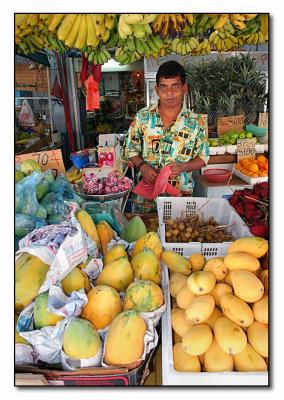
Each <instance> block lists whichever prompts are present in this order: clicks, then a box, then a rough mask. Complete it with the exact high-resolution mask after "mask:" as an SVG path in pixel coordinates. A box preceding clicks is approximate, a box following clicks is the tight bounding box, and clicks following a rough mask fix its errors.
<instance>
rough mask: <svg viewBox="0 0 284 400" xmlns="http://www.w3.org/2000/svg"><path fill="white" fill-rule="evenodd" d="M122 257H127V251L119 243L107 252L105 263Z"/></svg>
mask: <svg viewBox="0 0 284 400" xmlns="http://www.w3.org/2000/svg"><path fill="white" fill-rule="evenodd" d="M120 257H127V253H126V251H125V248H124V247H123V246H122V245H121V244H117V245H115V246H113V247H112V248H111V249H110V250H108V252H107V253H106V255H105V257H104V265H107V264H109V263H111V262H112V261H114V260H117V259H118V258H120Z"/></svg>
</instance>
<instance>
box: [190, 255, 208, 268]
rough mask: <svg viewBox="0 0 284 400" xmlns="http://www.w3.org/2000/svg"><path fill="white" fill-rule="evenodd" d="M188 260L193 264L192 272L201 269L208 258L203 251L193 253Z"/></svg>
mask: <svg viewBox="0 0 284 400" xmlns="http://www.w3.org/2000/svg"><path fill="white" fill-rule="evenodd" d="M188 261H189V262H190V264H191V268H192V272H195V271H201V270H202V269H203V268H204V265H205V263H206V258H205V257H204V255H203V254H201V253H193V254H191V256H190V257H189V259H188Z"/></svg>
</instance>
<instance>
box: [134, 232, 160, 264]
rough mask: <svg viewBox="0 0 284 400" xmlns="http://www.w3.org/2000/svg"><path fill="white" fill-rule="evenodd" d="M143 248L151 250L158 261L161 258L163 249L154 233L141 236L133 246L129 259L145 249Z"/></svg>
mask: <svg viewBox="0 0 284 400" xmlns="http://www.w3.org/2000/svg"><path fill="white" fill-rule="evenodd" d="M145 247H148V248H149V249H151V250H153V251H154V252H155V253H156V254H157V256H158V257H159V259H160V258H161V255H162V252H163V247H162V244H161V241H160V239H159V236H158V235H157V233H156V232H148V233H146V234H145V235H143V236H141V237H140V238H139V239H138V240H137V241H136V243H135V245H134V248H133V251H132V254H131V257H134V256H135V255H136V254H137V253H139V252H140V251H142V250H143V249H145Z"/></svg>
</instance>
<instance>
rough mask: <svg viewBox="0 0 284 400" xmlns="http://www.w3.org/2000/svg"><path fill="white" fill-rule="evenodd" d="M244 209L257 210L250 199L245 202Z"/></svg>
mask: <svg viewBox="0 0 284 400" xmlns="http://www.w3.org/2000/svg"><path fill="white" fill-rule="evenodd" d="M246 209H247V210H250V211H255V210H257V207H256V205H255V203H252V202H251V201H249V202H247V203H246Z"/></svg>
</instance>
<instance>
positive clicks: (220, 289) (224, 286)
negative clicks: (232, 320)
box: [210, 282, 233, 306]
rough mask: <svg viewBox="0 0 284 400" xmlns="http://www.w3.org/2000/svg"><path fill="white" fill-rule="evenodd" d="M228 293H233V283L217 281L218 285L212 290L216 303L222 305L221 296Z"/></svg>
mask: <svg viewBox="0 0 284 400" xmlns="http://www.w3.org/2000/svg"><path fill="white" fill-rule="evenodd" d="M227 293H231V294H232V293H233V288H232V286H231V285H229V284H228V283H224V282H219V283H216V285H215V286H214V289H213V290H212V292H210V294H212V296H213V297H214V299H215V304H216V306H220V305H221V303H220V298H221V296H223V294H227Z"/></svg>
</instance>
